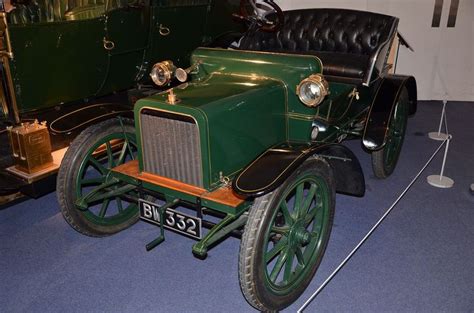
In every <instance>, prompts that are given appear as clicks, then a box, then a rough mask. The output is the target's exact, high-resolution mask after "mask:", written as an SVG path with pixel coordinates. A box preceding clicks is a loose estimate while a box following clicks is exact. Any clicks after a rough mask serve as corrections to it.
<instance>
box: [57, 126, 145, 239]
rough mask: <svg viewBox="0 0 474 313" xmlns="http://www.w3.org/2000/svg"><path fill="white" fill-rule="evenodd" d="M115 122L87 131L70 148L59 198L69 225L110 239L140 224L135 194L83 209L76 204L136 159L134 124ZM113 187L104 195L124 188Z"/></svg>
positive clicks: (63, 164)
mask: <svg viewBox="0 0 474 313" xmlns="http://www.w3.org/2000/svg"><path fill="white" fill-rule="evenodd" d="M122 122H123V123H122V125H121V124H120V121H119V119H111V120H107V121H104V122H101V123H98V124H95V125H93V126H91V127H89V128H87V129H85V130H84V131H83V132H82V133H81V134H80V135H79V136H77V137H76V138H75V139H74V141H73V142H72V143H71V145H70V146H69V148H68V150H67V152H66V154H65V155H64V158H63V160H62V162H61V167H60V169H59V173H58V179H57V187H56V192H57V197H58V201H59V204H60V208H61V213H62V214H63V216H64V218H65V219H66V221H67V222H68V223H69V225H71V227H73V228H74V229H75V230H77V231H78V232H80V233H82V234H85V235H88V236H95V237H99V236H107V235H111V234H114V233H116V232H119V231H121V230H123V229H125V228H128V227H130V226H131V225H133V224H134V223H135V222H136V221H137V220H138V206H137V203H136V201H135V200H136V199H137V197H138V195H137V193H136V192H135V191H133V190H132V191H129V192H128V193H125V194H122V195H120V196H116V197H112V198H105V199H103V200H99V201H96V202H94V203H91V204H90V206H89V207H88V208H87V209H85V210H84V209H80V208H79V207H78V206H76V204H75V201H76V200H77V199H78V198H80V197H82V196H84V195H86V194H87V193H89V192H91V191H92V190H93V189H94V188H96V187H98V186H99V185H101V184H103V183H104V182H106V181H107V179H108V178H109V176H108V175H109V173H110V170H111V169H112V168H113V167H115V166H118V165H120V164H123V163H125V162H127V161H129V160H131V159H134V158H135V155H136V151H137V146H136V139H135V128H134V126H133V121H131V120H129V119H122ZM120 186H121V185H120V184H117V185H113V186H111V187H109V188H108V189H106V190H103V191H101V192H107V191H110V190H113V189H116V188H120Z"/></svg>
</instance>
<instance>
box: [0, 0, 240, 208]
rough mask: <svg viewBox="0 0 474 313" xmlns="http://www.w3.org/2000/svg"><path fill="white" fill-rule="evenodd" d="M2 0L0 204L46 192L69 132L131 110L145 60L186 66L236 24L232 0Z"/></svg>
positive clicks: (142, 84) (142, 86) (145, 85)
mask: <svg viewBox="0 0 474 313" xmlns="http://www.w3.org/2000/svg"><path fill="white" fill-rule="evenodd" d="M9 3H10V1H8V0H7V1H6V2H5V7H4V6H3V1H1V2H0V70H1V75H0V79H1V84H0V136H1V140H2V144H1V146H0V151H1V157H0V203H2V202H6V201H8V200H11V199H13V198H15V197H16V196H19V195H21V194H28V195H31V196H34V197H36V196H39V195H41V194H43V193H45V192H48V191H51V190H54V188H55V180H54V179H55V175H56V173H57V171H58V167H59V164H60V163H61V159H62V157H63V155H64V152H65V150H66V148H67V147H68V146H69V143H70V142H71V140H72V139H74V138H75V137H76V136H77V134H78V133H79V132H80V131H82V130H83V129H84V128H86V127H87V126H90V125H92V124H95V123H97V122H100V121H101V120H104V119H108V118H110V117H113V116H115V115H119V114H121V115H128V116H130V117H133V114H132V111H131V110H132V108H133V104H134V102H135V101H136V100H137V99H138V98H140V97H144V96H146V95H148V94H149V91H150V90H151V89H152V90H153V91H154V89H155V87H153V86H150V85H153V83H152V82H151V80H150V77H149V75H148V73H149V71H150V69H151V66H152V65H153V64H154V63H156V62H157V61H159V60H162V59H165V58H166V59H170V60H173V61H174V62H175V64H177V65H180V66H187V64H188V62H189V56H190V54H191V52H192V51H193V50H194V49H195V48H196V47H198V46H203V45H224V46H225V45H226V44H227V45H228V44H229V43H230V42H231V41H233V37H234V36H235V32H237V34H240V33H239V32H240V29H243V27H242V24H241V23H239V22H236V21H234V20H233V19H232V17H231V16H232V13H233V12H236V11H238V10H239V1H238V0H219V1H215V0H72V1H71V0H12V3H11V5H13V7H14V8H13V9H12V6H11V5H8V4H9ZM151 87H153V88H151ZM35 120H38V122H37V123H35ZM42 121H46V122H47V123H46V125H41V122H42ZM21 125H23V126H24V127H22V126H21ZM7 127H8V128H9V129H10V127H11V130H12V131H11V132H10V133H11V134H12V136H11V137H13V138H8V137H9V136H8V134H7V133H8V131H7ZM43 130H44V131H45V132H46V133H44V132H43ZM17 137H18V138H17ZM19 141H20V142H21V143H20V144H19V146H18V147H17V143H18V142H19ZM9 142H12V144H11V145H10V144H9ZM12 149H13V151H12Z"/></svg>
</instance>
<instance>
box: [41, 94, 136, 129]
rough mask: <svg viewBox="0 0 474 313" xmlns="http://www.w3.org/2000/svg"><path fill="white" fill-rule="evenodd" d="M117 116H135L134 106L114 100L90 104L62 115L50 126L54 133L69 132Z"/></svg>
mask: <svg viewBox="0 0 474 313" xmlns="http://www.w3.org/2000/svg"><path fill="white" fill-rule="evenodd" d="M116 116H123V117H128V118H133V108H132V107H131V106H130V105H128V104H123V103H113V102H110V103H96V104H90V105H86V106H83V107H81V108H79V109H76V110H74V111H72V112H69V113H66V114H63V115H61V116H60V117H58V118H56V119H55V120H53V121H51V122H50V124H49V127H50V129H51V131H52V132H53V133H56V134H67V133H71V132H73V131H77V130H82V129H85V128H86V127H88V126H90V125H92V124H95V123H98V122H101V121H104V120H107V119H110V118H113V117H116Z"/></svg>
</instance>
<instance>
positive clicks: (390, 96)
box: [362, 75, 417, 151]
mask: <svg viewBox="0 0 474 313" xmlns="http://www.w3.org/2000/svg"><path fill="white" fill-rule="evenodd" d="M403 87H406V88H407V90H408V99H409V101H410V103H409V104H410V108H409V114H410V115H413V114H415V113H416V108H417V91H416V80H415V78H414V77H413V76H402V75H387V76H386V77H385V78H383V81H382V82H381V83H380V86H379V87H378V90H377V92H376V94H375V98H374V101H373V102H372V106H371V107H370V111H369V117H368V119H367V123H366V125H365V130H364V136H363V138H362V143H363V145H364V147H365V148H366V149H368V150H371V151H375V150H379V149H381V148H383V147H384V145H385V143H386V139H387V138H386V134H387V125H389V123H390V116H391V113H392V110H393V108H394V107H395V104H396V103H397V100H398V97H399V96H400V92H401V91H402V88H403Z"/></svg>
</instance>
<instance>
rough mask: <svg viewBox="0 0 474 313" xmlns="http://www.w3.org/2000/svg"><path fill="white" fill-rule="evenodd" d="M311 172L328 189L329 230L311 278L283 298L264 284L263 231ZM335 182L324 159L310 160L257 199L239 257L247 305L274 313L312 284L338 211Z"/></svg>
mask: <svg viewBox="0 0 474 313" xmlns="http://www.w3.org/2000/svg"><path fill="white" fill-rule="evenodd" d="M308 171H312V172H313V173H315V174H316V175H318V176H320V177H322V178H323V179H324V181H325V182H326V184H327V186H329V190H330V195H329V199H330V200H329V201H330V204H329V210H330V211H329V212H330V213H329V221H328V222H329V227H328V230H327V233H326V234H327V235H326V236H325V240H324V241H323V242H322V245H321V246H322V248H321V250H320V251H321V253H320V254H319V256H318V257H317V261H316V263H315V264H314V267H313V268H311V269H310V272H309V274H308V275H306V276H305V277H304V279H303V280H302V282H301V283H300V284H299V285H298V286H296V288H294V289H293V291H292V292H290V293H288V294H286V295H284V296H280V295H275V294H273V293H272V292H271V291H269V290H268V289H267V288H266V287H265V285H264V282H263V278H262V275H263V273H262V271H261V267H260V266H258V264H260V261H262V253H263V251H262V249H261V248H260V247H261V246H262V241H263V240H264V238H263V237H264V234H263V233H264V230H265V229H266V227H267V224H268V223H269V219H271V216H272V214H273V212H274V210H275V209H276V208H275V206H276V205H277V204H278V203H279V201H280V197H281V196H282V194H284V193H285V190H286V188H288V187H289V186H290V185H291V184H292V183H293V182H294V181H295V180H296V179H297V178H298V176H299V175H300V174H302V173H306V172H308ZM335 197H336V192H335V181H334V178H333V174H332V170H331V168H330V166H329V165H328V163H327V162H326V161H324V160H321V159H309V160H307V161H306V162H305V163H303V164H302V165H301V166H300V167H299V168H298V169H297V170H296V171H295V172H294V173H293V174H292V175H291V176H290V177H289V178H288V179H287V180H286V181H285V182H284V183H283V184H282V185H281V186H280V187H279V188H277V189H276V190H275V191H273V192H271V193H269V194H266V195H264V196H262V197H259V198H257V199H255V202H254V203H253V205H252V207H251V208H250V213H249V217H248V221H247V224H246V225H245V229H244V233H243V235H242V241H241V244H240V253H239V281H240V288H241V290H242V293H243V295H244V297H245V299H246V300H247V302H248V303H249V304H250V305H252V306H253V307H254V308H256V309H257V310H260V311H264V312H275V311H279V310H281V309H284V308H285V307H287V306H289V305H290V304H292V303H293V302H294V301H295V300H296V299H297V298H298V297H300V296H301V294H302V293H303V292H304V290H305V289H306V287H307V286H308V285H309V283H310V282H311V280H312V278H313V276H314V274H315V273H316V270H317V269H318V267H319V264H320V262H321V260H322V257H323V255H324V251H325V249H326V246H327V243H328V241H329V234H330V232H331V228H332V224H333V220H334V208H335Z"/></svg>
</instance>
